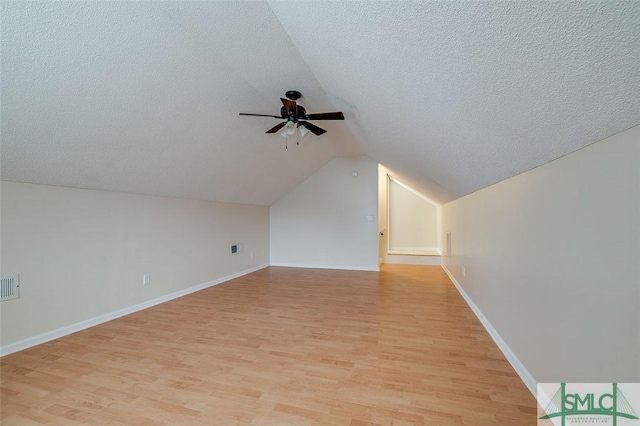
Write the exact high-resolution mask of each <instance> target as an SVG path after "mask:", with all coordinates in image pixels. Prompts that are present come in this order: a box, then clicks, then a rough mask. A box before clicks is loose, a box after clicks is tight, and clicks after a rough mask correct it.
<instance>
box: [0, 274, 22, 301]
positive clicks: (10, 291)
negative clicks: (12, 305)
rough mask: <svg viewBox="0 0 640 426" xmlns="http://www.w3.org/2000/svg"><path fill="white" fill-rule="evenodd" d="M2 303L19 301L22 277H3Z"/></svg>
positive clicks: (0, 291)
mask: <svg viewBox="0 0 640 426" xmlns="http://www.w3.org/2000/svg"><path fill="white" fill-rule="evenodd" d="M0 296H2V297H1V298H0V301H5V300H10V299H17V298H18V297H20V276H19V275H17V274H16V275H3V276H2V278H1V281H0Z"/></svg>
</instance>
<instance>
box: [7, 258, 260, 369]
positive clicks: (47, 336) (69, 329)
mask: <svg viewBox="0 0 640 426" xmlns="http://www.w3.org/2000/svg"><path fill="white" fill-rule="evenodd" d="M268 266H269V265H268V264H263V265H258V266H254V267H252V268H248V269H245V270H242V271H240V272H236V273H234V274H231V275H227V276H225V277H222V278H218V279H216V280H213V281H209V282H206V283H202V284H198V285H195V286H193V287H189V288H186V289H184V290H179V291H176V292H174V293H170V294H166V295H164V296H160V297H156V298H155V299H151V300H147V301H145V302H142V303H138V304H136V305H133V306H128V307H126V308H122V309H118V310H117V311H113V312H109V313H107V314H104V315H100V316H97V317H94V318H90V319H87V320H84V321H80V322H77V323H75V324H71V325H68V326H65V327H61V328H58V329H56V330H52V331H47V332H46V333H42V334H38V335H37V336H33V337H29V338H27V339H24V340H20V341H18V342H14V343H10V344H8V345H4V346H0V357H2V356H5V355H9V354H12V353H14V352H18V351H22V350H24V349H27V348H30V347H33V346H36V345H40V344H42V343H46V342H49V341H51V340H55V339H59V338H60V337H63V336H66V335H69V334H72V333H75V332H78V331H80V330H84V329H86V328H89V327H93V326H95V325H98V324H102V323H103V322H107V321H111V320H114V319H116V318H119V317H122V316H125V315H129V314H132V313H134V312H137V311H141V310H143V309H147V308H150V307H152V306H155V305H159V304H160V303H164V302H168V301H169V300H172V299H177V298H178V297H182V296H186V295H187V294H190V293H194V292H196V291H199V290H204V289H205V288H208V287H212V286H214V285H218V284H222V283H223V282H226V281H229V280H232V279H234V278H239V277H241V276H243V275H247V274H250V273H252V272H255V271H258V270H260V269H263V268H266V267H268Z"/></svg>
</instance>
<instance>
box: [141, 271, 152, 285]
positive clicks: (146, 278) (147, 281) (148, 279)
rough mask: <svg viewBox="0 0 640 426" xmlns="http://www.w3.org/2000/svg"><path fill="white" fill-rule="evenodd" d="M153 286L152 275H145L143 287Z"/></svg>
mask: <svg viewBox="0 0 640 426" xmlns="http://www.w3.org/2000/svg"><path fill="white" fill-rule="evenodd" d="M149 284H151V275H150V274H144V275H143V276H142V285H149Z"/></svg>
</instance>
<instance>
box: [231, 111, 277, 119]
mask: <svg viewBox="0 0 640 426" xmlns="http://www.w3.org/2000/svg"><path fill="white" fill-rule="evenodd" d="M240 115H250V116H252V117H273V118H282V117H280V116H279V115H269V114H250V113H248V112H241V113H240Z"/></svg>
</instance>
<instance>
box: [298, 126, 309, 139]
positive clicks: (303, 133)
mask: <svg viewBox="0 0 640 426" xmlns="http://www.w3.org/2000/svg"><path fill="white" fill-rule="evenodd" d="M298 131H299V132H300V136H301V137H303V138H304V137H305V136H307V134H308V133H309V129H307V128H306V127H304V126H299V127H298Z"/></svg>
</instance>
